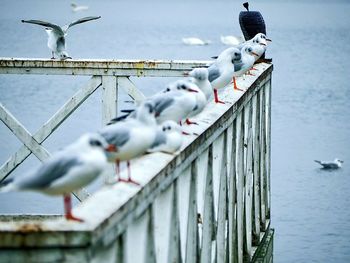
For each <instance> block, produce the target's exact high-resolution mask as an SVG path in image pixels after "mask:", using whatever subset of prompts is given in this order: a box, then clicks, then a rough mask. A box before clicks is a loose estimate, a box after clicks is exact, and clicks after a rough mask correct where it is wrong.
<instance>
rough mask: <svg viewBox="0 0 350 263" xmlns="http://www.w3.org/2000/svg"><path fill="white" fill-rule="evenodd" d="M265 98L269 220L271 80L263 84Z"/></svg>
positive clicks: (268, 208)
mask: <svg viewBox="0 0 350 263" xmlns="http://www.w3.org/2000/svg"><path fill="white" fill-rule="evenodd" d="M265 97H266V106H265V107H266V166H267V168H266V184H267V189H266V191H267V211H266V217H267V218H270V210H271V181H270V180H271V178H270V174H271V79H269V80H268V81H267V82H266V84H265Z"/></svg>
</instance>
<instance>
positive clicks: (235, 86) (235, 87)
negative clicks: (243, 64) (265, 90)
mask: <svg viewBox="0 0 350 263" xmlns="http://www.w3.org/2000/svg"><path fill="white" fill-rule="evenodd" d="M233 89H235V90H240V91H244V90H242V89H240V88H238V86H237V83H236V78H235V77H233Z"/></svg>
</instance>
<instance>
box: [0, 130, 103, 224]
mask: <svg viewBox="0 0 350 263" xmlns="http://www.w3.org/2000/svg"><path fill="white" fill-rule="evenodd" d="M109 150H110V147H109V145H108V144H107V142H106V141H105V140H104V139H103V138H102V137H101V136H100V135H98V134H95V133H92V134H85V135H83V136H82V137H80V138H79V139H78V140H77V141H76V142H75V143H73V144H71V145H69V146H67V147H66V148H64V149H62V150H61V151H59V152H57V153H56V154H54V155H52V157H50V158H49V159H48V160H47V161H45V162H44V163H43V164H42V165H41V166H40V167H39V168H38V169H37V170H36V171H35V172H34V173H32V174H29V175H27V176H23V177H16V178H15V179H13V180H12V181H11V182H9V183H8V184H7V185H6V186H4V187H3V188H1V191H2V192H8V191H15V190H22V191H38V192H42V193H45V194H48V195H63V197H64V208H65V217H66V219H67V220H75V221H79V222H83V220H82V219H80V218H77V217H75V216H73V214H72V203H71V195H70V193H71V192H73V191H75V190H77V189H79V188H82V187H84V186H85V185H87V184H89V183H91V182H92V181H93V180H95V179H96V178H97V177H98V176H99V175H100V174H101V173H103V171H104V170H105V168H106V166H107V158H106V152H105V151H109Z"/></svg>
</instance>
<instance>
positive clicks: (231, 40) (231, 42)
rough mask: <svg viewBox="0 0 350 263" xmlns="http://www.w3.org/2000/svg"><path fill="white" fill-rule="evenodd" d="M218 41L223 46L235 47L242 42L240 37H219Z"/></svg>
mask: <svg viewBox="0 0 350 263" xmlns="http://www.w3.org/2000/svg"><path fill="white" fill-rule="evenodd" d="M220 41H221V43H223V44H224V45H228V46H237V45H239V44H240V43H242V42H243V38H242V37H235V36H220Z"/></svg>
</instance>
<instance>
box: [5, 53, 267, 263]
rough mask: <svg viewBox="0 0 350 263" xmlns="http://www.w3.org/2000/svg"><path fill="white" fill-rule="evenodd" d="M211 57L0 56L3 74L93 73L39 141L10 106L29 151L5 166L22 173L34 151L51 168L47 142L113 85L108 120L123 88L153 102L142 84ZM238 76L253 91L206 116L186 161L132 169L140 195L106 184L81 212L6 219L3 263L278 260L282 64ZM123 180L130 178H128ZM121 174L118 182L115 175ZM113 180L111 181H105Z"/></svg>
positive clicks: (106, 105)
mask: <svg viewBox="0 0 350 263" xmlns="http://www.w3.org/2000/svg"><path fill="white" fill-rule="evenodd" d="M205 64H207V61H156V60H154V61H153V60H152V61H149V60H147V61H142V60H130V61H129V60H68V61H58V60H42V59H17V58H16V59H13V58H0V74H41V75H89V76H91V79H90V81H89V82H88V83H87V85H86V86H84V87H82V88H81V89H80V90H79V91H78V92H77V93H76V94H74V95H73V96H72V98H70V99H69V100H68V101H67V102H66V103H65V104H64V105H63V106H62V107H61V108H60V109H59V110H58V111H57V112H56V113H55V114H54V115H53V116H52V117H51V118H50V120H48V121H47V122H46V123H45V124H44V125H43V126H42V127H41V128H40V129H39V130H38V131H37V132H36V133H34V134H30V133H29V132H28V130H27V129H26V128H25V127H24V126H23V125H22V124H21V123H20V122H19V121H18V120H17V119H16V118H15V116H13V115H12V114H11V113H10V112H9V111H8V110H7V109H6V108H5V107H4V106H3V105H2V104H0V118H1V121H2V122H3V123H4V124H5V125H6V126H7V127H8V128H9V129H10V130H11V131H12V132H13V133H14V134H15V135H16V136H17V137H18V139H19V140H21V141H22V143H23V146H22V147H21V148H20V149H19V150H18V151H17V152H16V153H14V154H13V155H12V156H11V157H10V159H9V160H8V161H7V162H5V163H4V164H3V165H2V166H1V167H0V180H1V179H3V178H6V177H8V176H11V172H12V171H13V170H14V169H16V167H17V166H19V165H20V164H21V163H22V162H23V161H24V160H25V159H26V158H27V157H28V156H29V155H30V154H31V153H33V154H34V155H35V156H36V157H37V158H39V159H40V160H45V159H46V158H48V157H49V156H50V153H49V152H48V151H47V150H46V149H45V148H44V147H43V146H42V143H43V142H44V141H45V140H46V139H47V138H48V136H50V134H51V133H52V132H53V131H54V130H55V129H57V127H58V126H59V125H60V124H61V123H62V122H63V121H64V120H65V119H66V118H68V117H69V116H70V115H71V114H72V113H73V112H74V110H75V109H77V108H78V107H79V106H80V105H81V104H82V103H83V102H84V101H85V100H86V99H87V98H88V97H89V96H90V95H91V94H92V93H93V92H94V91H95V90H97V89H102V98H101V101H102V103H101V105H102V109H103V111H102V114H103V116H102V117H103V120H104V123H106V122H107V121H109V120H110V119H111V118H112V117H114V116H115V115H116V113H117V101H118V96H117V94H118V89H119V88H121V89H123V90H124V91H125V92H127V94H129V95H130V97H132V98H133V99H135V100H142V99H143V98H144V95H143V94H142V92H141V91H140V90H138V89H137V87H136V86H135V85H134V84H133V82H132V78H133V77H169V76H173V77H182V73H183V71H188V70H191V69H192V68H193V67H198V66H203V65H205ZM256 68H257V71H255V72H254V74H256V76H247V77H245V79H244V80H242V79H239V82H238V84H240V85H241V86H242V87H244V88H248V89H247V90H246V91H245V92H237V91H233V88H232V87H227V88H226V89H225V90H223V92H222V93H221V94H220V98H221V99H223V100H224V101H226V104H225V105H221V104H220V105H219V104H215V103H214V102H210V103H209V105H208V106H207V107H206V108H205V110H204V111H203V112H202V113H201V114H200V115H199V116H198V117H196V118H194V119H195V120H196V121H198V122H200V125H199V126H198V127H194V129H195V132H196V133H197V134H198V136H188V138H185V143H184V144H183V146H182V148H181V151H180V152H179V153H178V154H176V155H169V154H164V153H153V154H148V155H145V156H143V157H141V158H139V159H137V160H135V161H134V162H133V164H132V173H133V177H134V179H136V180H137V181H138V182H140V183H141V187H137V186H132V185H125V184H123V183H119V184H115V185H106V186H104V187H102V188H101V189H99V190H98V191H97V192H96V193H94V194H93V195H91V196H89V194H88V193H86V191H80V192H78V193H76V196H77V197H78V198H79V199H80V200H82V201H83V202H82V203H81V204H80V205H78V206H77V207H75V209H74V214H75V215H76V216H78V217H80V218H83V219H84V220H85V222H83V223H76V222H69V221H66V220H65V219H64V218H62V217H59V216H47V215H46V216H45V215H43V216H38V215H33V216H31V215H25V216H21V215H18V216H6V215H3V216H0V262H120V263H134V262H144V263H146V262H147V263H148V262H152V263H155V262H157V263H159V262H160V263H163V262H165V263H168V262H186V263H195V262H203V263H204V262H208V263H209V262H218V263H219V262H230V263H231V262H239V263H242V262H272V259H273V257H272V247H273V229H271V228H270V209H271V198H270V190H271V188H270V185H271V184H270V153H271V149H270V145H271V143H270V138H271V74H272V69H273V67H272V65H269V64H264V63H260V64H258V65H256ZM122 175H123V172H122ZM111 176H112V175H108V177H111ZM106 180H108V178H106Z"/></svg>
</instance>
